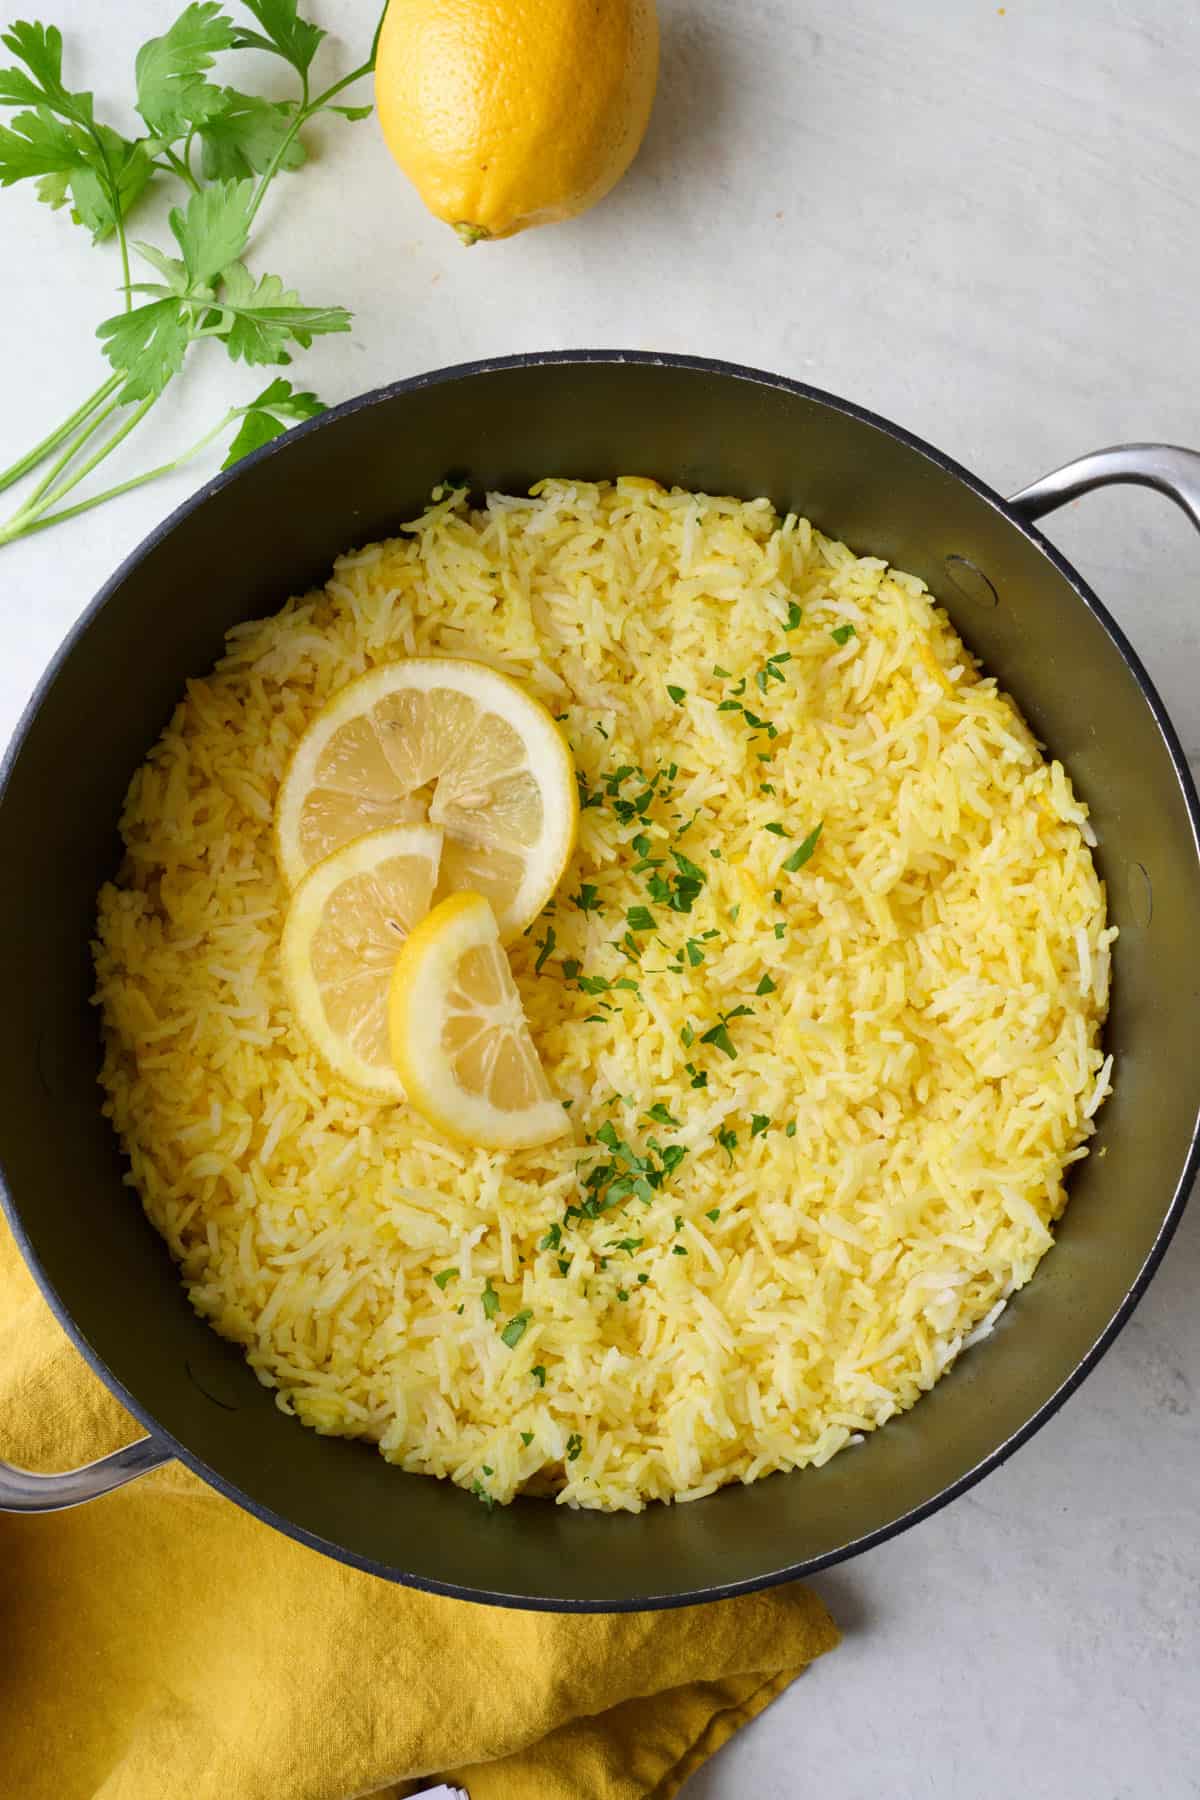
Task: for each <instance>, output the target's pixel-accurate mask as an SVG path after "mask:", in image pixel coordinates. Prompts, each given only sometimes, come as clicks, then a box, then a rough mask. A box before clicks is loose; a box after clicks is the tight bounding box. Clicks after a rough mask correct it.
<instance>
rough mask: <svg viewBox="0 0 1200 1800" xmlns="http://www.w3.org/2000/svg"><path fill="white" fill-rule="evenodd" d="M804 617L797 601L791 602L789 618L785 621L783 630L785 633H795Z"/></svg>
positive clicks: (788, 610)
mask: <svg viewBox="0 0 1200 1800" xmlns="http://www.w3.org/2000/svg"><path fill="white" fill-rule="evenodd" d="M803 617H804V613H803V610H802V609H801V607H800V606H799V605H798V604H797V603H796V601H795V600H792V601H790V602H789V604H788V609H787V618H786V619H785V620H784V621H783V629H784V630H785V631H795V629H796V627H797V625H799V623H800V621H801V619H802V618H803Z"/></svg>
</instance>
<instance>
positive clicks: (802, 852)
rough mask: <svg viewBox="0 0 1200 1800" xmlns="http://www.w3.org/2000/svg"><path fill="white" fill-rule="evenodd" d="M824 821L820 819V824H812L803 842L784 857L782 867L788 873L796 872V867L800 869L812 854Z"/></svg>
mask: <svg viewBox="0 0 1200 1800" xmlns="http://www.w3.org/2000/svg"><path fill="white" fill-rule="evenodd" d="M824 823H825V821H824V819H822V820H821V824H820V825H814V826H813V828H812V830H811V831H810V832H809V834H808V836H807V837H806V838H805V840H804V842H803V843H802V844H798V845H797V846H796V848H795V849H794V850H793V851H792V854H791V855H790V856H789V857H787V858H785V860H784V863H783V867H784V868H785V869H786V870H787V871H788V873H789V874H790V875H794V874H795V873H796V870H797V869H802V868H803V867H804V865H805V863H806V862H807V861H808V859H809V857H810V856H811V855H812V853H813V851H814V850H815V849H816V847H817V840H818V839H819V838H820V836H821V828H822V826H823V825H824Z"/></svg>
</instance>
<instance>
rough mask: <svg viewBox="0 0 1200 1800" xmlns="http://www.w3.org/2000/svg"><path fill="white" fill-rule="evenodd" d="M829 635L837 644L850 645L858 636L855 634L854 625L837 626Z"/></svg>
mask: <svg viewBox="0 0 1200 1800" xmlns="http://www.w3.org/2000/svg"><path fill="white" fill-rule="evenodd" d="M829 635H830V637H831V638H832V639H833V641H834V643H835V644H845V643H848V642H849V641H850V639H851V638H852V637H855V636H857V633H856V632H855V629H854V627H853V625H835V626H834V628H833V630H832V631H831V632H830V634H829Z"/></svg>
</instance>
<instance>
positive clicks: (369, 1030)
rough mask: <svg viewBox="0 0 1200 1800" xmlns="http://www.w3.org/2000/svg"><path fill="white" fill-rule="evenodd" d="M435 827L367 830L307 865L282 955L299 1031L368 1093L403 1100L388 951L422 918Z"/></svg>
mask: <svg viewBox="0 0 1200 1800" xmlns="http://www.w3.org/2000/svg"><path fill="white" fill-rule="evenodd" d="M441 850H442V834H441V832H440V831H438V830H436V829H435V828H434V827H433V826H432V825H395V826H392V827H391V829H390V830H387V831H372V832H368V833H367V835H366V836H364V837H360V838H356V839H355V841H354V842H353V843H352V844H347V845H346V846H345V848H344V849H341V850H338V851H335V853H334V854H333V855H332V856H327V857H326V858H325V859H324V861H323V862H319V863H317V865H316V867H315V868H312V869H310V870H309V872H308V874H307V875H305V876H304V878H303V880H302V881H301V882H300V885H299V887H298V888H297V889H296V891H295V893H294V894H293V895H292V903H291V905H290V907H289V908H288V915H287V919H286V921H285V923H284V927H283V938H282V943H281V948H280V958H281V965H282V970H283V979H284V985H285V987H286V989H287V994H288V998H289V1000H290V1001H291V1004H292V1010H293V1012H294V1013H295V1015H296V1019H297V1021H298V1022H299V1025H300V1027H301V1029H302V1030H303V1031H304V1033H305V1035H306V1036H307V1037H308V1038H309V1039H310V1041H311V1042H312V1043H313V1044H314V1045H315V1047H316V1048H317V1050H319V1051H320V1053H321V1055H322V1056H323V1057H324V1058H325V1060H326V1062H327V1063H328V1064H329V1065H330V1067H331V1068H333V1069H334V1070H336V1072H337V1073H338V1074H339V1075H342V1076H344V1077H345V1078H346V1080H347V1081H349V1082H351V1083H353V1085H354V1086H355V1087H358V1088H362V1089H365V1090H366V1092H368V1093H372V1094H378V1095H380V1096H386V1097H389V1098H391V1099H395V1100H403V1098H404V1089H403V1086H402V1085H401V1082H400V1077H399V1075H398V1074H397V1073H396V1065H395V1062H394V1061H393V1059H392V1054H391V1045H390V1042H389V1037H388V988H389V984H390V982H391V979H392V969H393V967H394V965H395V961H396V953H397V951H398V950H399V949H400V946H401V945H402V944H403V942H404V940H405V938H406V937H407V935H408V933H409V932H410V931H412V929H413V927H414V926H415V925H416V924H417V923H418V922H419V921H420V920H421V919H423V918H424V917H425V915H426V913H427V912H428V911H429V906H430V902H431V901H432V899H433V891H434V887H435V885H436V883H437V876H438V863H439V860H440V857H441Z"/></svg>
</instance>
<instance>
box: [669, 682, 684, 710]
mask: <svg viewBox="0 0 1200 1800" xmlns="http://www.w3.org/2000/svg"><path fill="white" fill-rule="evenodd" d="M667 692H668V694H669V695H670V696H671V698H672V700H673V701H674V702H675V704H676V706H680V705H682V703H683V700H684V698H685V697H686V694H687V689H686V688H681V687H674V686H673V685H672V684H671V682H668V683H667Z"/></svg>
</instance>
